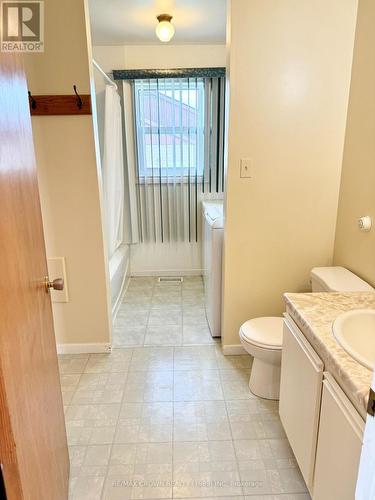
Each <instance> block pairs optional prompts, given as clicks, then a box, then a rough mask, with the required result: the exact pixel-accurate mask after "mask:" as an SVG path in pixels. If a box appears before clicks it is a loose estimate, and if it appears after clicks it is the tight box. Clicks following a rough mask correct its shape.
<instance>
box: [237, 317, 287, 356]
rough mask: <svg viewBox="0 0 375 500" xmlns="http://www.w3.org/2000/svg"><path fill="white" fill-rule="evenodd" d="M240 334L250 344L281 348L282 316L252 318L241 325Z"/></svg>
mask: <svg viewBox="0 0 375 500" xmlns="http://www.w3.org/2000/svg"><path fill="white" fill-rule="evenodd" d="M241 334H242V336H243V338H244V339H245V340H247V341H248V342H250V343H251V344H254V345H257V346H259V347H264V348H268V349H281V346H282V344H283V318H278V317H270V318H254V319H249V321H246V322H245V323H244V324H243V325H242V326H241Z"/></svg>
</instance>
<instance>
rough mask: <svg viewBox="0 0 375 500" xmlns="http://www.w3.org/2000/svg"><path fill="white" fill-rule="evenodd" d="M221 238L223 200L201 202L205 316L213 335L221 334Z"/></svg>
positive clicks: (222, 233) (222, 230)
mask: <svg viewBox="0 0 375 500" xmlns="http://www.w3.org/2000/svg"><path fill="white" fill-rule="evenodd" d="M223 239H224V213H223V202H222V201H216V200H215V201H205V202H203V280H204V291H205V306H206V316H207V321H208V325H209V327H210V331H211V335H212V336H213V337H220V336H221V274H222V248H223Z"/></svg>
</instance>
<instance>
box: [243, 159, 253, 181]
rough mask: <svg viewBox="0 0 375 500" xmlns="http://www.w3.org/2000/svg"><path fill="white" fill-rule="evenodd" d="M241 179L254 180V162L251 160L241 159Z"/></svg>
mask: <svg viewBox="0 0 375 500" xmlns="http://www.w3.org/2000/svg"><path fill="white" fill-rule="evenodd" d="M240 177H241V178H243V179H252V178H253V177H254V173H253V160H252V159H251V158H241V169H240Z"/></svg>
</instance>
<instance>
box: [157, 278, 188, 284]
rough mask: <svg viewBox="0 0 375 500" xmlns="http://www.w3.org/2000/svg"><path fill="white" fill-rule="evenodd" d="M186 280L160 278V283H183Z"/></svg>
mask: <svg viewBox="0 0 375 500" xmlns="http://www.w3.org/2000/svg"><path fill="white" fill-rule="evenodd" d="M183 281H184V278H183V277H182V276H159V278H158V282H159V283H172V284H173V283H177V284H178V283H182V282H183Z"/></svg>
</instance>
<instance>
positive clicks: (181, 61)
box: [93, 44, 226, 72]
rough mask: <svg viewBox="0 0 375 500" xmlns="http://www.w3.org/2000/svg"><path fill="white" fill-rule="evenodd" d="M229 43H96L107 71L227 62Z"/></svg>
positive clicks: (201, 65) (96, 53) (94, 52)
mask: <svg viewBox="0 0 375 500" xmlns="http://www.w3.org/2000/svg"><path fill="white" fill-rule="evenodd" d="M225 50H226V49H225V45H160V44H158V45H127V46H103V45H100V46H99V45H97V46H94V47H93V54H94V58H95V59H96V61H97V62H98V63H99V64H100V65H101V67H102V68H103V69H104V71H107V72H108V71H112V70H113V69H147V68H158V69H164V68H190V67H197V68H199V67H205V66H207V67H210V66H213V67H214V66H225Z"/></svg>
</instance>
